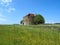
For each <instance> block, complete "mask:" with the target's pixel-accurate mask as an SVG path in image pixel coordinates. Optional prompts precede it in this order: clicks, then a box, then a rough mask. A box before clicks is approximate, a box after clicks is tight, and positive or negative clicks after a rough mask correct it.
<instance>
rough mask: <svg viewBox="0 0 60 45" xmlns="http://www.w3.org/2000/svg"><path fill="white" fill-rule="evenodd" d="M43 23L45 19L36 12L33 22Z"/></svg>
mask: <svg viewBox="0 0 60 45" xmlns="http://www.w3.org/2000/svg"><path fill="white" fill-rule="evenodd" d="M44 23H45V20H44V18H43V16H42V15H40V14H36V16H35V17H34V24H44Z"/></svg>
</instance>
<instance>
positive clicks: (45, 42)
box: [0, 25, 60, 45]
mask: <svg viewBox="0 0 60 45" xmlns="http://www.w3.org/2000/svg"><path fill="white" fill-rule="evenodd" d="M0 45H60V26H56V25H50V26H49V25H30V26H22V25H0Z"/></svg>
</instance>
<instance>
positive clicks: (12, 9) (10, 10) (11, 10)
mask: <svg viewBox="0 0 60 45" xmlns="http://www.w3.org/2000/svg"><path fill="white" fill-rule="evenodd" d="M7 11H8V12H9V13H11V12H13V11H15V8H8V9H7Z"/></svg>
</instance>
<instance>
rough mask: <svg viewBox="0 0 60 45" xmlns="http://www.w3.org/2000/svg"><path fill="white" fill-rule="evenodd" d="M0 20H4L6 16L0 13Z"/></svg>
mask: <svg viewBox="0 0 60 45" xmlns="http://www.w3.org/2000/svg"><path fill="white" fill-rule="evenodd" d="M1 21H6V18H5V16H4V15H3V14H0V22H1Z"/></svg>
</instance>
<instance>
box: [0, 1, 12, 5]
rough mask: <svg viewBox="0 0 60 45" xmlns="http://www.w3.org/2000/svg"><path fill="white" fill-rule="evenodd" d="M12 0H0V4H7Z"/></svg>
mask: <svg viewBox="0 0 60 45" xmlns="http://www.w3.org/2000/svg"><path fill="white" fill-rule="evenodd" d="M11 2H12V0H0V4H1V5H3V6H9V4H10V3H11Z"/></svg>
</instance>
